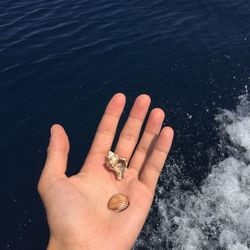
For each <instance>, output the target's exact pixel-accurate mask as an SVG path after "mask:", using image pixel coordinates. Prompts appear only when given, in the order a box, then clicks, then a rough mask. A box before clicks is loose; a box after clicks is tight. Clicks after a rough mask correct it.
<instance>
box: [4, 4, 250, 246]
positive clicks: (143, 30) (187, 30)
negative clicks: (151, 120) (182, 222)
mask: <svg viewBox="0 0 250 250" xmlns="http://www.w3.org/2000/svg"><path fill="white" fill-rule="evenodd" d="M249 41H250V2H249V1H247V0H238V1H236V0H199V1H198V0H192V1H184V0H175V1H173V0H170V1H164V0H157V1H137V0H132V1H122V0H118V1H113V0H109V1H108V0H100V1H87V0H76V1H69V0H68V1H66V0H50V1H46V0H38V1H32V0H19V1H17V0H2V1H1V4H0V117H1V118H0V119H1V120H0V156H1V161H0V165H1V177H0V197H1V208H0V222H1V227H0V249H44V248H45V246H46V244H47V239H48V227H47V223H46V218H45V212H44V209H43V207H42V203H41V201H40V199H39V196H38V194H37V191H36V185H37V181H38V179H39V175H40V172H41V170H42V167H43V163H44V160H45V156H46V147H47V143H48V137H49V128H50V126H51V125H52V124H53V123H55V122H57V123H60V124H62V125H63V126H64V127H65V129H66V130H67V132H68V134H69V137H70V140H71V153H70V159H69V166H70V167H69V171H68V173H69V174H72V173H76V172H77V170H78V169H79V167H80V166H81V164H82V162H83V159H84V157H85V156H86V154H87V152H88V149H89V146H90V143H91V141H92V139H93V136H94V133H95V129H96V126H97V123H98V121H99V119H100V117H101V115H102V112H103V110H104V107H105V105H106V103H107V101H108V100H109V98H110V97H111V96H112V95H113V94H114V93H116V92H118V91H119V92H123V93H125V94H126V95H127V98H128V104H127V107H126V110H125V112H124V113H125V114H124V115H125V117H126V115H127V114H128V111H129V107H130V106H131V104H132V102H133V100H134V98H135V97H136V96H137V95H138V94H140V93H147V94H149V95H151V97H152V99H153V103H152V107H155V106H159V107H162V108H163V109H165V111H166V114H167V118H166V121H165V124H169V125H171V126H172V127H173V128H174V129H175V142H174V146H173V150H172V153H171V155H170V162H171V161H174V162H179V161H181V162H182V164H183V163H184V165H185V168H184V174H185V176H187V178H189V179H190V178H191V179H192V180H193V183H194V184H195V185H197V186H199V183H200V182H201V181H202V180H203V178H205V177H206V176H207V173H208V171H209V164H208V163H209V162H211V159H210V154H209V149H210V148H211V147H213V146H214V145H217V143H218V141H219V139H218V136H217V132H216V125H215V122H214V115H215V114H217V112H218V108H228V109H232V108H234V106H235V102H236V99H237V97H238V95H239V94H241V92H242V91H243V89H244V86H246V85H249V81H250V78H249V77H250V74H249V73H250V69H249V66H250V43H249ZM125 117H124V118H123V121H124V120H125ZM218 157H220V153H219V150H218ZM156 226H157V225H156ZM143 235H144V234H142V235H141V238H140V239H141V240H143V237H144V236H143ZM170 246H171V244H170V245H168V247H169V248H170ZM137 249H144V248H142V247H140V246H138V247H137Z"/></svg>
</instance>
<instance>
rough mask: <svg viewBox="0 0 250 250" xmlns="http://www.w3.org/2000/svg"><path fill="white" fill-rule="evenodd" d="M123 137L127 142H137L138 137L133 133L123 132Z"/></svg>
mask: <svg viewBox="0 0 250 250" xmlns="http://www.w3.org/2000/svg"><path fill="white" fill-rule="evenodd" d="M121 137H122V138H124V139H125V140H128V141H132V142H136V141H137V136H136V135H135V134H134V133H131V132H123V133H122V134H121Z"/></svg>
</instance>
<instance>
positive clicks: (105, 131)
mask: <svg viewBox="0 0 250 250" xmlns="http://www.w3.org/2000/svg"><path fill="white" fill-rule="evenodd" d="M97 133H99V134H104V135H114V131H113V129H112V128H110V127H107V128H99V129H98V130H97Z"/></svg>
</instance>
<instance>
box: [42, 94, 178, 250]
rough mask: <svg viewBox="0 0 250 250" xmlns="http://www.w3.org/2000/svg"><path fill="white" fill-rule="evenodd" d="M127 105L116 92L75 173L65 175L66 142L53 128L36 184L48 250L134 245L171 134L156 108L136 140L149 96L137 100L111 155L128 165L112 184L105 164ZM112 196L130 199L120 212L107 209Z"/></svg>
mask: <svg viewBox="0 0 250 250" xmlns="http://www.w3.org/2000/svg"><path fill="white" fill-rule="evenodd" d="M125 101H126V98H125V96H124V95H123V94H121V93H118V94H116V95H114V96H113V97H112V99H111V100H110V102H109V103H108V105H107V107H106V110H105V113H104V115H103V117H102V119H101V122H100V124H99V126H98V128H97V132H96V135H95V137H94V140H93V143H92V146H91V148H90V151H89V153H88V156H87V158H86V159H85V162H84V164H83V166H82V167H81V169H80V171H79V173H78V174H76V175H73V176H70V177H67V176H66V175H65V172H66V168H67V158H68V153H69V140H68V137H67V135H66V133H65V131H64V129H63V127H61V126H60V125H57V124H56V125H53V126H52V128H51V139H50V144H49V147H48V155H47V160H46V163H45V166H44V169H43V172H42V174H41V177H40V180H39V183H38V191H39V193H40V195H41V198H42V200H43V202H44V205H45V208H46V213H47V219H48V224H49V228H50V239H49V244H48V249H49V250H57V249H58V250H59V249H60V250H68V249H70V250H99V249H102V250H118V249H119V250H128V249H131V248H132V247H133V245H134V243H135V241H136V238H137V237H138V235H139V233H140V231H141V229H142V227H143V224H144V223H145V220H146V218H147V215H148V212H149V209H150V207H151V204H152V201H153V197H154V193H155V188H156V184H157V181H158V178H159V175H160V173H161V170H162V168H163V166H164V163H165V161H166V159H167V155H168V153H169V150H170V147H171V144H172V140H173V130H172V129H171V128H170V127H163V128H162V124H163V120H164V116H165V115H164V112H163V110H162V109H160V108H155V109H153V110H152V111H151V112H150V115H149V118H148V120H147V123H146V126H145V129H144V131H143V133H142V137H141V138H139V133H140V131H141V126H142V124H143V122H144V120H145V116H146V114H147V112H148V110H149V105H150V97H149V96H148V95H140V96H138V97H137V98H136V100H135V102H134V105H133V107H132V109H131V111H130V115H129V117H128V120H127V122H126V123H125V125H124V127H123V129H122V132H121V134H120V135H119V140H118V143H117V145H116V146H115V150H114V152H115V153H116V154H118V155H119V156H120V157H126V159H127V160H128V161H129V165H128V170H127V171H126V172H125V175H124V177H125V178H124V179H123V180H122V181H118V180H116V178H115V175H114V173H113V172H112V171H110V170H108V169H107V168H106V167H105V164H104V162H105V156H106V155H107V153H108V151H109V150H110V149H111V146H112V143H113V139H114V136H115V133H116V129H117V124H118V122H119V118H120V116H121V114H122V111H123V109H124V106H125ZM83 139H84V138H83ZM139 139H140V140H139ZM116 193H123V194H125V195H126V196H127V197H128V198H129V201H130V205H129V207H128V208H127V209H126V210H124V211H122V212H119V213H115V212H113V211H111V210H109V209H108V207H107V203H108V200H109V199H110V197H111V196H112V195H114V194H116Z"/></svg>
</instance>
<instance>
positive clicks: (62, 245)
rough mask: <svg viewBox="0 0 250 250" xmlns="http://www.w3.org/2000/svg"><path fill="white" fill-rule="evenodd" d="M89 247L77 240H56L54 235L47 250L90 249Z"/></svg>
mask: <svg viewBox="0 0 250 250" xmlns="http://www.w3.org/2000/svg"><path fill="white" fill-rule="evenodd" d="M88 249H89V248H88V247H86V246H84V245H83V244H82V243H80V242H78V241H75V242H74V243H69V242H67V241H65V240H62V241H60V240H56V239H55V238H54V237H52V236H51V237H50V239H49V243H48V247H47V250H88Z"/></svg>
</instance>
